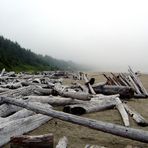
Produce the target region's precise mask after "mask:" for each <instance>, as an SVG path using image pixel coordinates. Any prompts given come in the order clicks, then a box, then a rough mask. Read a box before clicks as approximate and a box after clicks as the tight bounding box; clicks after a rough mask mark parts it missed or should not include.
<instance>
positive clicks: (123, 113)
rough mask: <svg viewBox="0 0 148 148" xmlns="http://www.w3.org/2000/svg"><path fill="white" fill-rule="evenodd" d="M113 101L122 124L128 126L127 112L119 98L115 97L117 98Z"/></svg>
mask: <svg viewBox="0 0 148 148" xmlns="http://www.w3.org/2000/svg"><path fill="white" fill-rule="evenodd" d="M115 102H116V108H117V109H118V111H119V113H120V115H121V117H122V119H123V123H124V125H125V126H130V123H129V118H128V114H127V112H126V110H125V108H124V106H123V104H122V102H121V100H120V99H119V98H118V97H117V98H115Z"/></svg>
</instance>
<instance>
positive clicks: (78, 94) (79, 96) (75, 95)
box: [54, 83, 92, 100]
mask: <svg viewBox="0 0 148 148" xmlns="http://www.w3.org/2000/svg"><path fill="white" fill-rule="evenodd" d="M65 88H66V87H65V86H62V85H61V84H59V83H58V84H56V85H55V87H54V90H55V91H57V92H58V94H59V95H61V96H62V97H68V98H73V99H78V100H90V99H91V97H92V96H91V95H90V94H88V93H85V92H76V91H74V90H73V91H68V90H67V89H65Z"/></svg>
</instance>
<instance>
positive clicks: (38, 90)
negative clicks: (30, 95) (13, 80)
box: [35, 88, 53, 96]
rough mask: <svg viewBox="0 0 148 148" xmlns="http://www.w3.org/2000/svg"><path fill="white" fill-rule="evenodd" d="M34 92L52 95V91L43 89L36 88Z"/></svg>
mask: <svg viewBox="0 0 148 148" xmlns="http://www.w3.org/2000/svg"><path fill="white" fill-rule="evenodd" d="M35 91H37V92H39V93H40V94H41V95H46V96H47V95H48V96H49V95H51V94H52V93H53V89H45V88H37V89H36V90H35Z"/></svg>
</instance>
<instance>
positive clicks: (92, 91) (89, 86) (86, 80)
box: [83, 74, 96, 95]
mask: <svg viewBox="0 0 148 148" xmlns="http://www.w3.org/2000/svg"><path fill="white" fill-rule="evenodd" d="M83 77H84V80H85V84H86V86H87V87H88V89H89V91H90V93H91V94H93V95H95V94H96V92H95V91H94V89H93V88H92V86H91V84H90V82H89V80H88V78H87V76H86V74H84V76H83Z"/></svg>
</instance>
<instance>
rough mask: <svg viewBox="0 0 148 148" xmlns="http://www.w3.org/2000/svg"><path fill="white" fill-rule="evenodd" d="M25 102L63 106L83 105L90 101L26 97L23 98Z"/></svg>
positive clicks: (53, 97)
mask: <svg viewBox="0 0 148 148" xmlns="http://www.w3.org/2000/svg"><path fill="white" fill-rule="evenodd" d="M23 99H24V100H26V101H27V100H28V101H29V102H41V103H48V104H50V105H56V106H63V105H68V104H80V103H81V104H82V103H85V102H88V101H82V100H77V99H72V98H64V97H59V96H57V97H55V96H26V97H24V98H23Z"/></svg>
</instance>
